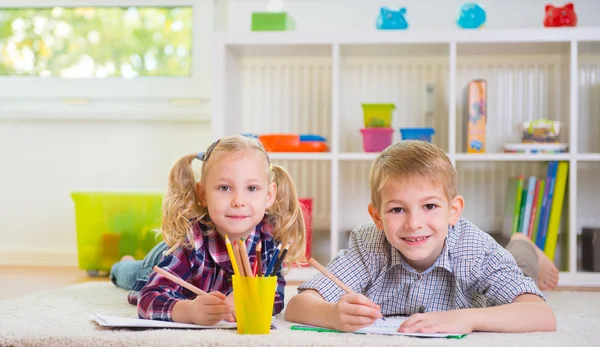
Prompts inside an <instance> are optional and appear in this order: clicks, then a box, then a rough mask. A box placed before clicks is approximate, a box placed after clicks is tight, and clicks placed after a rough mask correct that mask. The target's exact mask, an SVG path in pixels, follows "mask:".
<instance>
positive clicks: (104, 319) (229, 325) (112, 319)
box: [90, 313, 237, 329]
mask: <svg viewBox="0 0 600 347" xmlns="http://www.w3.org/2000/svg"><path fill="white" fill-rule="evenodd" d="M90 318H91V319H92V320H94V321H96V322H97V323H98V324H100V325H101V326H104V327H113V328H176V329H235V328H236V327H237V324H236V323H235V322H227V321H220V322H219V323H216V324H215V325H209V326H205V325H196V324H186V323H175V322H164V321H158V320H150V319H140V318H126V317H117V316H108V315H104V314H100V313H96V314H92V315H90Z"/></svg>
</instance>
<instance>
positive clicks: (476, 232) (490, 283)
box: [298, 219, 546, 316]
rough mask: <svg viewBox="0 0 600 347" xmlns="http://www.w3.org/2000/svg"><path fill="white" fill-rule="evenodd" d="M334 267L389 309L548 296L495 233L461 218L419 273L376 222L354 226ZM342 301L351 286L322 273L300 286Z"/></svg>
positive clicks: (331, 267)
mask: <svg viewBox="0 0 600 347" xmlns="http://www.w3.org/2000/svg"><path fill="white" fill-rule="evenodd" d="M328 269H329V270H330V271H331V272H332V273H333V274H334V275H335V276H336V277H338V278H339V279H340V280H341V281H342V282H344V283H345V284H346V285H348V286H349V287H350V288H352V290H354V291H356V292H358V293H362V294H363V295H365V296H367V297H368V298H370V299H371V300H372V301H373V302H374V303H376V304H378V305H380V307H381V312H382V314H383V315H403V316H404V315H405V316H408V315H411V314H413V313H422V312H432V311H447V310H453V309H462V308H476V307H487V306H496V305H501V304H507V303H511V302H512V301H513V300H514V299H515V298H516V297H517V296H519V295H521V294H525V293H531V294H535V295H538V296H540V297H541V298H542V299H543V300H546V299H545V297H544V296H543V294H542V293H541V292H540V290H539V289H538V287H537V286H536V284H535V282H534V281H533V280H532V279H531V278H529V277H526V276H525V275H524V274H523V272H522V271H521V269H520V268H519V267H518V266H517V264H516V261H515V259H514V257H513V256H512V255H511V254H510V253H509V252H508V251H507V250H505V249H504V248H502V246H500V245H499V244H498V243H497V242H496V241H495V240H494V239H493V238H492V237H491V236H490V235H488V234H487V233H485V232H483V231H481V230H480V229H479V228H477V227H476V226H475V225H473V224H471V223H470V222H468V221H466V220H464V219H461V220H460V221H459V222H458V223H457V224H456V225H454V226H451V227H449V228H448V237H447V238H446V241H445V244H444V247H443V250H442V254H441V255H440V256H439V257H438V259H437V260H436V262H435V263H434V264H433V265H432V266H431V267H430V268H429V269H427V270H426V271H424V272H423V273H421V274H419V273H417V272H416V271H415V270H414V269H412V267H411V266H410V265H408V264H407V263H406V262H405V261H404V259H403V258H402V255H401V254H400V252H399V251H398V250H397V249H396V248H394V247H393V246H392V245H391V244H390V243H389V242H388V241H387V239H386V237H385V234H384V233H383V231H381V230H378V229H377V227H376V226H375V225H374V224H373V223H370V224H366V225H363V226H361V227H359V228H357V229H355V230H353V231H352V233H351V235H350V242H349V247H348V249H345V250H342V251H340V252H339V253H338V254H337V255H336V257H335V258H334V259H333V260H332V261H331V262H330V263H329V265H328ZM305 289H314V290H316V291H318V292H319V293H320V294H321V296H323V298H325V300H327V301H329V302H337V301H338V300H339V298H340V297H341V296H342V295H344V294H345V292H344V291H343V290H342V289H341V288H339V287H338V286H337V285H336V284H334V283H333V282H332V281H330V280H329V279H328V278H327V277H325V276H324V275H322V274H318V275H315V276H314V277H313V278H312V279H310V280H309V281H307V282H305V283H303V284H302V285H301V286H299V287H298V292H302V291H303V290H305Z"/></svg>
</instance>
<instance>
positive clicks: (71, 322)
mask: <svg viewBox="0 0 600 347" xmlns="http://www.w3.org/2000/svg"><path fill="white" fill-rule="evenodd" d="M286 291H287V293H288V294H287V295H286V299H289V296H290V294H291V293H295V287H288V288H286ZM547 295H548V299H549V302H550V304H551V305H552V306H553V307H554V309H555V312H556V315H557V319H558V331H557V332H556V333H529V334H489V333H474V334H471V335H469V336H467V337H465V338H464V339H462V340H451V339H424V338H414V337H405V336H382V335H369V336H367V335H356V334H338V333H316V332H306V331H292V330H289V323H288V322H285V321H282V320H280V321H277V324H278V327H279V329H278V330H274V331H272V332H271V334H270V335H265V336H247V335H238V334H237V333H236V332H235V330H164V329H162V330H130V329H118V330H115V329H109V328H102V327H99V326H98V325H97V324H96V323H95V322H93V321H91V320H90V319H89V315H90V313H104V314H108V315H119V316H127V317H135V316H136V313H135V307H133V306H131V305H129V304H127V302H126V300H125V296H126V291H124V290H122V289H119V288H116V287H114V286H113V285H112V284H111V283H108V282H90V283H84V284H79V285H74V286H71V287H67V288H63V289H57V290H49V291H46V292H41V293H37V294H33V295H28V296H23V297H18V298H15V299H9V300H4V301H0V346H66V347H68V346H98V347H110V346H144V347H151V346H195V347H199V346H238V347H241V346H343V347H348V346H362V345H371V346H378V347H379V346H461V347H467V346H484V345H491V346H527V347H536V346H539V347H549V346H586V347H587V346H598V345H599V343H600V342H599V341H600V333H599V332H600V293H598V292H577V293H574V292H551V293H547ZM279 318H281V319H282V318H283V317H282V316H281V317H279Z"/></svg>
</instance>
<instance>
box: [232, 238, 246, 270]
mask: <svg viewBox="0 0 600 347" xmlns="http://www.w3.org/2000/svg"><path fill="white" fill-rule="evenodd" d="M233 256H234V257H235V261H236V263H238V264H239V265H238V269H240V276H242V277H245V276H246V268H245V267H244V263H242V259H241V258H240V246H239V245H238V244H237V242H236V241H235V240H233Z"/></svg>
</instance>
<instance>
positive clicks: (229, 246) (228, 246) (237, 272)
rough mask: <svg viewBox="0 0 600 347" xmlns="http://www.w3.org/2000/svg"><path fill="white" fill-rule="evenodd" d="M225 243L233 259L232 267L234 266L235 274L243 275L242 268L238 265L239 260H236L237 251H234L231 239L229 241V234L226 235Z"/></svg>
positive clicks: (230, 257) (230, 258)
mask: <svg viewBox="0 0 600 347" xmlns="http://www.w3.org/2000/svg"><path fill="white" fill-rule="evenodd" d="M225 245H226V246H227V253H229V260H231V267H232V268H233V273H234V274H235V275H238V276H241V274H240V270H239V269H238V266H237V262H236V261H235V253H233V249H232V247H231V241H229V237H227V235H225Z"/></svg>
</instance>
